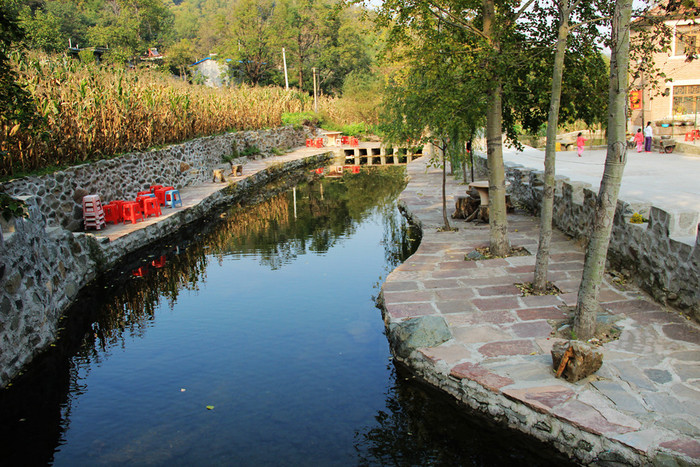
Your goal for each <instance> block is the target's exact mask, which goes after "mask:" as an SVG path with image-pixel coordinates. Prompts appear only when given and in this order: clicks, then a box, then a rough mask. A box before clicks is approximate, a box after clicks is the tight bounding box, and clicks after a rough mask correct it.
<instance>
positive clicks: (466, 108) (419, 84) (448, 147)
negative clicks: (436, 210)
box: [382, 10, 486, 230]
mask: <svg viewBox="0 0 700 467" xmlns="http://www.w3.org/2000/svg"><path fill="white" fill-rule="evenodd" d="M425 13H426V11H425V10H423V11H414V12H413V17H412V20H413V21H412V23H411V25H410V29H404V28H400V29H398V30H394V34H393V38H394V40H393V41H391V42H390V43H389V47H390V48H391V52H390V54H391V59H392V60H393V64H394V66H395V72H394V76H393V79H392V81H391V83H390V85H389V86H388V87H387V92H386V96H385V103H384V106H385V113H384V115H383V118H382V121H383V125H382V129H383V130H384V132H385V134H386V136H387V137H388V139H389V140H390V141H394V142H400V143H403V144H406V142H408V144H409V145H418V144H424V143H432V144H433V145H434V146H436V147H437V148H438V154H434V155H433V158H432V159H431V163H433V164H435V165H437V166H439V167H441V168H442V215H443V227H442V228H443V229H444V230H451V228H450V224H449V220H448V216H447V205H446V199H447V197H446V193H445V185H446V183H445V182H446V171H447V158H448V157H449V156H450V153H456V154H460V153H462V154H463V148H464V144H465V142H466V141H468V140H469V139H471V138H472V137H473V130H474V129H475V128H477V127H478V126H480V125H481V124H483V115H484V110H485V103H486V101H485V99H480V98H479V97H476V98H475V97H474V96H481V95H482V94H483V93H482V92H481V91H482V90H481V89H480V86H481V81H480V80H478V79H472V78H474V76H475V74H476V73H478V66H477V65H478V64H477V63H476V62H474V61H473V56H472V55H471V54H464V53H463V49H464V45H465V41H468V40H469V38H468V37H457V39H458V40H455V39H456V38H455V36H454V35H452V34H448V33H446V32H445V24H444V21H443V19H442V18H439V17H438V18H436V17H435V16H433V15H431V14H425ZM409 44H410V46H409Z"/></svg>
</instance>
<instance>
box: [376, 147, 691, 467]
mask: <svg viewBox="0 0 700 467" xmlns="http://www.w3.org/2000/svg"><path fill="white" fill-rule="evenodd" d="M407 170H408V176H409V183H408V186H407V187H406V189H405V191H404V192H403V193H402V194H401V196H400V202H401V203H402V204H403V206H404V207H405V209H406V212H407V213H408V215H409V216H410V217H411V219H412V220H413V221H414V222H416V223H417V224H419V225H420V226H421V228H422V231H423V238H422V241H421V245H420V246H419V247H418V250H417V251H416V253H415V254H414V255H413V256H412V257H411V258H409V259H408V260H407V261H406V262H405V263H404V264H402V265H400V266H399V267H397V268H396V269H395V270H394V271H393V272H392V273H391V274H390V275H389V276H388V277H387V279H386V282H385V283H384V285H383V288H382V300H383V309H384V310H383V314H384V319H385V322H386V324H387V330H388V332H389V340H390V342H392V350H393V351H394V355H395V358H396V359H397V360H398V361H400V362H401V363H403V364H405V365H406V366H408V367H409V368H410V369H412V370H413V371H414V372H415V373H416V374H418V375H419V376H421V377H422V378H423V379H425V380H426V381H428V382H429V383H431V384H433V385H435V386H436V387H438V388H440V389H442V390H444V391H446V392H448V393H450V394H452V395H453V396H455V397H457V398H458V399H460V400H461V401H462V402H464V403H466V404H467V405H469V406H471V407H472V408H474V409H476V410H480V411H482V412H484V413H486V414H489V415H491V416H496V417H497V418H500V419H502V420H503V419H505V420H506V422H507V423H508V424H509V425H510V426H511V427H516V428H518V429H520V430H521V431H524V432H526V433H530V434H532V435H533V436H537V437H538V438H540V439H543V440H545V441H549V442H551V443H552V444H553V445H554V446H555V447H557V448H558V449H560V450H561V451H563V452H565V453H567V454H569V455H570V456H572V457H573V458H575V459H576V460H578V461H579V462H582V463H586V464H587V463H593V462H601V461H605V460H611V459H612V460H614V461H616V462H620V463H623V464H630V465H647V464H650V463H657V464H663V463H664V462H671V463H669V464H668V465H676V464H673V462H677V463H680V465H700V443H699V442H698V434H699V433H700V326H697V325H696V324H695V323H692V322H689V321H688V320H686V319H685V318H684V317H683V316H681V315H680V314H679V313H677V312H675V311H674V310H669V309H667V308H665V307H663V306H661V305H659V304H657V303H654V302H653V301H652V300H650V299H649V298H648V297H647V296H646V295H645V294H644V293H642V292H641V291H639V290H637V289H634V288H632V287H630V286H626V287H625V289H624V290H620V289H618V288H616V286H615V285H614V284H613V282H612V280H611V279H610V278H609V277H607V278H606V280H605V282H604V284H603V285H602V287H601V293H600V300H601V304H602V305H603V307H604V308H605V309H606V310H607V311H608V313H610V315H611V316H612V317H614V318H615V319H618V320H619V321H617V325H618V326H620V327H621V328H622V332H621V335H620V338H619V339H618V340H616V341H612V342H609V343H606V344H604V345H603V346H602V351H603V354H604V360H603V362H604V363H603V367H602V368H601V369H600V370H599V371H598V372H597V373H596V374H595V375H592V376H590V377H589V378H587V379H585V380H582V381H579V382H577V383H574V384H571V383H568V382H567V381H565V380H563V379H558V378H556V377H555V376H554V371H553V369H552V364H551V355H550V353H549V352H550V350H551V347H552V345H553V344H554V342H556V341H557V339H556V338H554V337H551V336H550V333H551V332H552V324H551V323H552V322H553V321H551V320H561V319H563V318H565V317H567V316H568V313H569V310H568V309H567V308H566V306H567V305H574V304H575V303H576V293H577V290H578V284H579V282H580V278H581V272H582V269H583V259H584V250H583V248H582V247H581V245H580V244H579V243H580V242H576V241H574V240H572V239H570V238H568V237H567V236H566V235H564V234H562V233H561V232H558V231H555V232H554V235H553V238H552V245H553V248H552V251H553V254H552V258H551V262H550V274H549V278H550V280H552V281H553V282H554V283H555V284H556V285H557V286H558V287H559V288H560V289H561V290H562V292H563V293H562V294H560V295H558V296H554V295H547V296H540V297H536V296H529V297H523V296H522V295H521V292H520V290H519V289H518V288H517V287H515V285H514V284H516V283H521V282H530V281H531V280H532V272H533V271H534V263H535V256H534V254H535V253H536V248H537V242H538V238H537V235H538V222H537V219H536V218H534V217H532V216H529V215H527V214H524V213H516V214H510V215H509V216H508V222H509V236H510V239H511V244H512V245H513V246H523V247H525V248H526V249H527V250H528V251H529V252H530V253H531V256H518V257H511V258H505V259H492V260H479V261H466V260H465V255H466V254H467V253H470V252H471V251H473V250H474V249H475V248H476V247H479V246H487V245H488V242H489V239H488V226H487V225H485V224H478V223H474V222H470V223H465V222H464V221H460V220H454V219H452V220H451V224H452V226H453V227H457V228H458V229H459V230H458V231H457V232H438V229H439V228H440V227H442V222H443V221H442V212H441V209H442V204H441V200H440V193H441V190H440V184H441V172H440V170H439V169H435V168H429V167H427V158H426V157H423V158H421V159H418V160H416V161H414V162H412V163H411V164H409V165H408V167H407ZM465 190H466V186H465V185H463V184H459V183H458V182H456V181H455V180H454V179H452V178H451V177H448V187H447V193H448V194H449V198H448V211H449V212H451V210H452V207H453V206H454V201H453V197H454V196H455V195H457V194H461V193H464V192H465ZM427 318H430V319H429V320H428V319H427ZM435 318H442V321H444V326H445V328H446V329H447V331H448V332H445V333H444V337H443V338H442V339H441V340H440V342H437V343H436V342H434V341H433V342H430V343H429V344H426V345H425V346H422V347H421V346H420V345H416V346H415V347H412V348H410V349H408V350H407V349H406V346H397V345H395V339H394V338H393V337H394V336H393V335H392V332H394V331H396V330H397V329H401V328H402V326H403V325H408V324H410V329H411V330H419V329H420V330H421V332H423V331H424V329H422V328H421V324H422V323H423V321H425V323H426V324H425V326H428V324H427V323H430V324H429V326H431V327H433V328H434V327H435V326H436V322H441V321H440V320H439V319H438V320H437V321H436V319H435ZM407 329H408V327H407ZM426 334H427V333H426ZM430 335H431V336H433V338H434V336H435V334H434V333H433V334H430ZM399 347H400V348H399ZM669 459H670V460H672V461H670V460H669ZM664 465H666V464H664Z"/></svg>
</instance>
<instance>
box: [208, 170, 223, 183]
mask: <svg viewBox="0 0 700 467" xmlns="http://www.w3.org/2000/svg"><path fill="white" fill-rule="evenodd" d="M211 181H212V182H217V181H222V182H225V181H226V178H224V171H223V170H220V169H214V170H213V172H212V180H211Z"/></svg>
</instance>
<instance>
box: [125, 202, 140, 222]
mask: <svg viewBox="0 0 700 467" xmlns="http://www.w3.org/2000/svg"><path fill="white" fill-rule="evenodd" d="M122 217H123V218H124V223H125V224H126V222H127V221H129V222H131V223H132V224H136V222H137V221H138V220H139V219H140V220H143V213H142V212H141V205H139V203H137V202H136V201H127V202H126V203H124V206H122Z"/></svg>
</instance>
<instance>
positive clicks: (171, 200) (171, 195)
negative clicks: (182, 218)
mask: <svg viewBox="0 0 700 467" xmlns="http://www.w3.org/2000/svg"><path fill="white" fill-rule="evenodd" d="M165 205H166V206H168V207H170V208H174V207H175V206H182V198H180V191H179V190H175V189H172V190H168V191H166V192H165Z"/></svg>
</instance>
